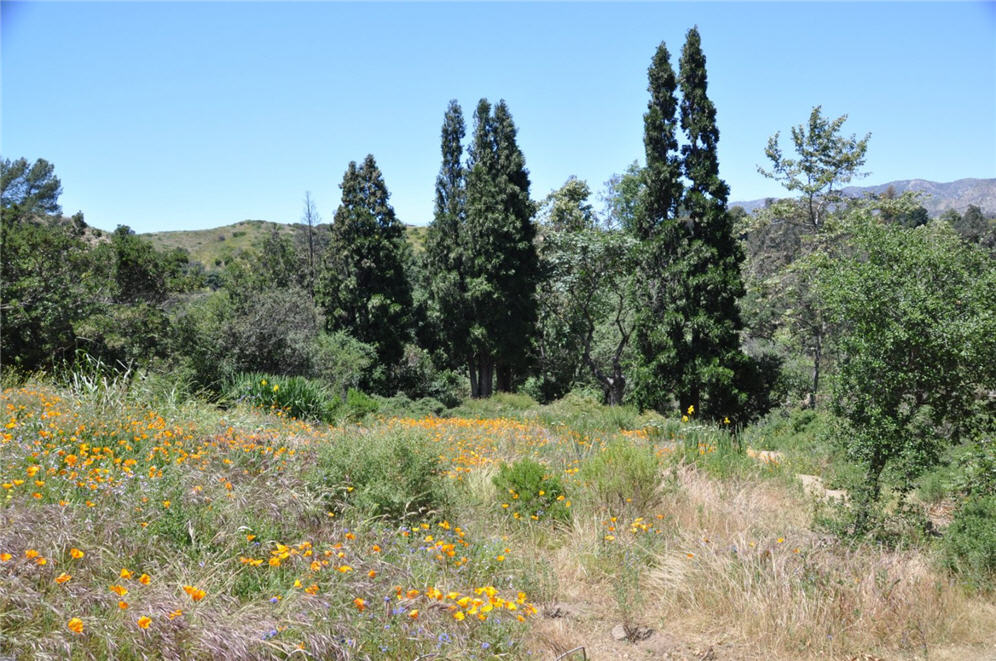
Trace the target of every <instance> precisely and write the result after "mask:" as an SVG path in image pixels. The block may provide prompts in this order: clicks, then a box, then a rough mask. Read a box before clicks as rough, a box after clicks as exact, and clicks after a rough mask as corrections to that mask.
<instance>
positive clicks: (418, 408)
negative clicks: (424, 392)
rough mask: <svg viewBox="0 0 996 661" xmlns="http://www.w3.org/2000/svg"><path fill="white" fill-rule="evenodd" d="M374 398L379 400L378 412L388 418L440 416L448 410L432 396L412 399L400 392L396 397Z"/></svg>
mask: <svg viewBox="0 0 996 661" xmlns="http://www.w3.org/2000/svg"><path fill="white" fill-rule="evenodd" d="M373 399H374V400H375V401H376V402H377V406H378V410H377V412H378V413H380V414H381V415H382V416H384V417H387V418H427V417H430V416H437V417H438V416H440V415H442V414H443V412H444V411H445V410H446V407H445V406H444V405H443V404H442V402H440V401H438V400H436V399H433V398H432V397H422V398H420V399H415V400H412V399H409V398H408V396H407V395H405V394H404V393H400V392H399V393H398V394H397V395H395V396H394V397H377V396H374V398H373Z"/></svg>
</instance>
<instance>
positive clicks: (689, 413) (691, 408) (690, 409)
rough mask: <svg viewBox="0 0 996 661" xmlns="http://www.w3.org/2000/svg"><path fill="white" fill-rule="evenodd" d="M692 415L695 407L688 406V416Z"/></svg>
mask: <svg viewBox="0 0 996 661" xmlns="http://www.w3.org/2000/svg"><path fill="white" fill-rule="evenodd" d="M693 413H695V406H693V405H689V406H688V415H691V414H693Z"/></svg>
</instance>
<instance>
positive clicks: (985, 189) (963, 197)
mask: <svg viewBox="0 0 996 661" xmlns="http://www.w3.org/2000/svg"><path fill="white" fill-rule="evenodd" d="M890 186H891V187H892V188H893V190H894V191H895V192H896V194H897V195H898V194H899V193H905V192H906V191H919V192H921V193H923V194H924V195H923V198H922V199H921V201H920V203H921V204H922V205H923V207H924V208H925V209H926V210H927V214H928V215H929V216H930V217H931V218H935V217H937V216H940V215H941V214H942V213H944V212H945V211H947V210H948V209H954V210H955V211H957V212H958V213H965V210H966V209H968V207H969V206H970V205H973V204H974V205H975V206H977V207H979V208H980V209H982V213H983V214H984V215H985V216H986V217H992V216H996V179H958V180H957V181H951V182H948V183H939V182H936V181H927V180H926V179H901V180H899V181H890V182H888V183H885V184H879V185H878V186H848V187H846V188H844V189H843V192H844V194H845V195H848V196H850V197H864V196H865V195H869V194H874V195H880V194H882V193H884V192H885V191H887V190H888V189H889V187H890ZM785 197H791V196H785ZM769 199H778V198H763V199H760V200H749V201H746V202H730V206H731V207H734V206H739V207H743V208H744V210H745V211H747V212H748V213H751V212H753V211H755V210H756V209H760V208H762V207H763V206H764V205H765V203H766V202H767V201H768V200H769Z"/></svg>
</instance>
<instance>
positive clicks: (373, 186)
mask: <svg viewBox="0 0 996 661" xmlns="http://www.w3.org/2000/svg"><path fill="white" fill-rule="evenodd" d="M341 188H342V203H341V204H340V205H339V208H338V209H337V210H336V212H335V218H334V219H333V221H332V235H331V238H330V241H329V246H328V251H327V252H326V256H325V264H324V271H323V274H322V278H321V290H320V296H319V303H320V305H321V307H322V309H323V311H324V313H325V323H326V326H327V329H328V330H329V331H337V330H345V331H347V332H348V333H350V334H351V335H352V336H353V337H355V338H356V339H358V340H360V341H361V342H366V343H367V344H371V345H373V346H374V347H376V350H377V359H378V361H379V363H380V364H382V365H384V366H386V367H387V368H388V369H390V368H391V367H394V366H396V365H397V364H398V362H399V361H400V360H401V357H402V354H403V350H404V344H405V342H407V341H408V340H409V337H410V334H411V319H410V311H411V307H412V292H411V286H410V283H409V282H408V278H407V275H406V271H405V264H406V261H407V260H408V259H409V258H410V255H409V250H410V249H409V247H408V243H407V241H406V240H405V229H404V226H402V224H401V222H399V221H398V219H397V217H396V216H395V215H394V209H393V208H392V207H391V205H390V204H389V203H388V192H387V187H386V186H385V184H384V178H383V176H382V175H381V172H380V169H379V168H378V167H377V163H376V161H375V160H374V157H373V156H372V155H368V156H367V157H366V159H365V160H364V161H363V165H362V166H360V167H359V168H358V167H357V166H356V163H355V162H351V163H350V164H349V167H348V168H347V169H346V173H345V175H344V176H343V180H342V184H341Z"/></svg>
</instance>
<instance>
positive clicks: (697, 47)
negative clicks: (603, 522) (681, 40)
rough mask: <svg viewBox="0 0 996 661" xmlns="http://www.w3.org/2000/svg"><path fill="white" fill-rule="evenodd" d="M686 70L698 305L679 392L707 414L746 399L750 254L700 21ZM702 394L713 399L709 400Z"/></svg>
mask: <svg viewBox="0 0 996 661" xmlns="http://www.w3.org/2000/svg"><path fill="white" fill-rule="evenodd" d="M679 71H680V73H679V86H680V88H681V128H682V129H683V130H684V132H685V135H686V137H687V143H686V144H685V145H684V146H683V147H682V150H681V151H682V155H683V156H684V158H683V161H682V169H683V171H684V174H685V177H686V179H687V182H688V186H687V187H686V190H685V197H684V207H685V210H686V212H687V213H688V215H689V217H690V223H689V224H688V225H687V227H688V228H689V230H690V233H691V237H686V240H685V241H686V242H685V246H684V247H685V248H686V254H685V255H684V257H685V260H684V261H685V264H684V268H683V269H682V271H683V274H684V281H685V283H686V288H687V291H688V295H687V296H686V301H688V304H689V306H690V308H691V309H689V310H687V311H686V312H685V315H684V316H685V318H686V320H687V323H688V325H689V326H690V327H691V334H690V335H689V334H686V336H685V339H686V342H687V346H686V347H685V349H684V351H682V353H683V354H684V355H685V356H687V360H686V361H685V362H684V363H683V365H682V374H681V377H680V378H679V379H678V398H679V401H680V403H681V407H682V409H687V407H688V406H695V407H696V408H698V409H702V413H704V414H706V415H710V416H712V417H721V416H726V415H733V414H734V412H735V411H736V410H737V409H738V408H739V407H740V405H741V404H742V403H743V400H744V395H743V394H742V393H741V392H740V391H739V389H738V387H737V383H736V380H737V372H738V371H742V369H743V368H744V367H745V366H746V356H744V355H743V353H742V352H741V351H740V336H739V331H740V330H741V329H742V328H743V323H742V322H741V319H740V311H739V308H738V306H737V300H738V299H739V298H740V297H741V296H743V295H744V286H743V281H742V279H741V276H740V265H741V263H742V262H743V259H744V256H743V250H742V249H741V248H740V244H739V243H738V242H737V240H736V239H735V238H734V236H733V217H732V216H731V215H730V213H729V211H728V210H727V207H726V203H727V196H728V195H729V192H730V189H729V187H728V186H727V185H726V182H724V181H723V180H722V179H720V178H719V158H718V155H717V145H718V143H719V129H718V128H717V127H716V107H715V106H714V105H713V103H712V101H710V100H709V97H708V95H707V94H706V88H707V76H706V60H705V55H704V54H703V53H702V46H701V39H700V37H699V31H698V29H697V28H694V27H693V28H692V29H691V30H689V31H688V35H687V37H686V39H685V46H684V48H683V49H682V52H681V62H680V65H679ZM703 389H704V393H703V392H702V391H703ZM703 394H705V395H706V397H707V398H708V402H707V404H706V406H704V407H703V406H701V403H702V402H701V399H702V395H703Z"/></svg>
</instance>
